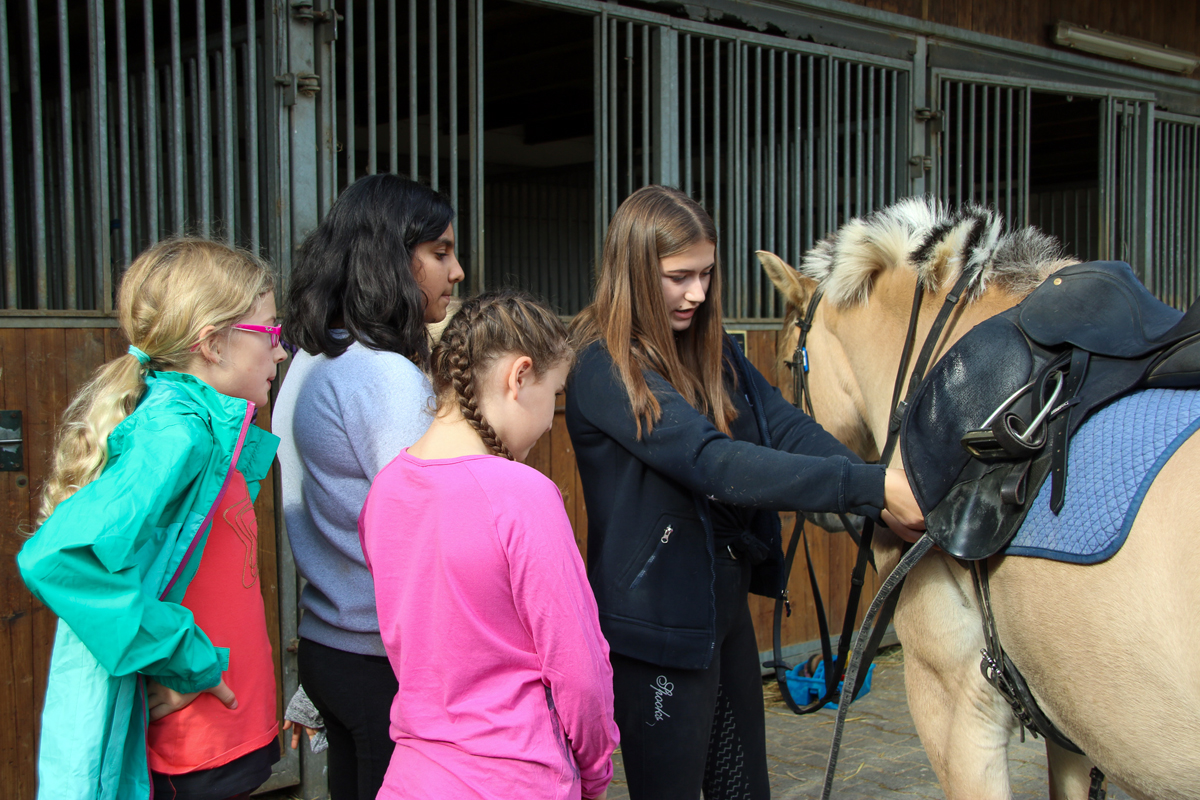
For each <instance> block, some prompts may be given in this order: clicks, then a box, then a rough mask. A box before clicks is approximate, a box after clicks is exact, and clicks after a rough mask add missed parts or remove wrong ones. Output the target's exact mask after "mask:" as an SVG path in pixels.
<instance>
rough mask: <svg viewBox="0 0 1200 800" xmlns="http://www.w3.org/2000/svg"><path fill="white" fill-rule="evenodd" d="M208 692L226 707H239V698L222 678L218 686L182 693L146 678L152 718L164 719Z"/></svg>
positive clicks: (152, 719) (147, 705)
mask: <svg viewBox="0 0 1200 800" xmlns="http://www.w3.org/2000/svg"><path fill="white" fill-rule="evenodd" d="M204 692H208V693H209V694H211V695H213V696H214V697H216V698H217V699H218V700H220V701H221V702H222V703H224V704H225V707H226V708H229V709H233V708H237V705H238V703H237V698H236V697H234V696H233V690H232V689H230V688H229V687H228V686H226V685H225V680H224V679H222V680H221V682H220V683H218V684H217V685H216V686H210V687H209V688H207V689H205V690H204V691H201V692H189V693H187V694H180V693H179V692H177V691H175V690H174V689H168V688H167V687H166V686H163V685H162V684H161V683H159V682H157V681H155V680H152V679H149V678H147V679H146V707H147V708H149V709H150V720H151V721H152V722H153V721H154V720H158V719H162V718H163V717H165V716H167V715H168V714H174V713H175V712H176V711H178V710H179V709H181V708H187V707H188V706H189V705H191V704H192V701H193V700H195V699H196V698H197V697H199V696H200V695H202V694H204Z"/></svg>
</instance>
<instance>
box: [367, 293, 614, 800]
mask: <svg viewBox="0 0 1200 800" xmlns="http://www.w3.org/2000/svg"><path fill="white" fill-rule="evenodd" d="M572 360H573V353H572V351H571V349H570V346H569V345H568V344H567V331H566V329H565V328H564V326H563V325H562V323H561V322H560V321H559V319H558V317H557V316H555V315H554V314H553V312H551V311H550V310H549V309H547V308H545V307H544V306H541V305H539V304H538V303H536V302H534V301H533V300H531V299H530V298H528V297H526V296H524V295H520V294H516V293H512V292H506V293H498V294H491V295H483V296H480V297H477V298H474V299H472V300H468V301H467V302H466V303H465V304H464V305H463V307H462V309H461V310H460V311H459V313H458V314H457V315H456V316H455V317H454V319H453V320H452V321H451V322H450V324H449V326H448V327H447V329H446V331H445V332H444V333H443V335H442V339H441V342H440V343H439V345H438V346H437V348H436V349H435V350H434V352H433V356H432V359H431V363H432V373H433V374H432V382H433V388H434V391H435V392H436V394H437V398H438V408H437V414H436V416H435V419H434V421H433V424H432V425H431V426H430V428H429V430H428V432H427V433H426V434H425V435H424V436H422V437H421V438H420V439H419V440H418V441H417V442H416V444H414V445H413V446H412V447H410V448H408V449H407V450H405V451H404V452H402V453H401V454H400V455H399V456H398V457H397V458H396V459H395V460H394V461H392V462H391V463H390V464H389V465H388V466H387V467H385V468H384V469H383V471H381V472H380V473H379V474H378V475H377V476H376V478H375V481H374V483H373V484H372V486H371V491H370V493H369V494H368V495H367V501H366V503H365V505H364V506H363V510H362V513H361V515H360V516H359V521H358V528H359V537H360V539H361V540H362V546H363V553H364V554H365V555H366V560H367V565H368V567H369V568H370V569H371V573H372V575H373V577H374V580H375V599H376V603H377V605H378V611H379V628H380V633H381V634H382V635H383V643H384V647H385V649H386V650H387V654H388V659H389V661H390V662H391V665H392V668H393V669H394V670H395V672H396V677H397V679H398V681H399V685H400V690H399V692H398V693H397V695H396V699H395V700H394V701H393V702H392V709H391V736H392V739H393V740H394V741H395V742H396V749H395V751H394V752H393V754H392V760H391V764H390V765H389V767H388V772H387V777H386V779H385V780H384V784H383V788H382V789H381V790H380V793H379V797H380V798H436V800H444V798H449V797H453V798H496V800H501V799H503V800H509V798H514V797H519V798H529V799H530V800H534V799H535V798H546V800H550V798H554V800H558V799H559V798H564V799H569V800H575V799H576V798H580V797H582V798H603V797H605V796H606V795H607V787H608V783H609V781H610V780H611V778H612V760H611V756H612V752H613V749H614V748H615V747H616V745H617V737H618V734H617V728H616V725H615V723H614V722H613V694H612V669H611V668H610V666H609V662H608V644H607V643H606V642H605V641H604V637H603V636H602V635H601V633H600V625H599V621H598V617H597V612H596V602H595V599H594V598H593V596H592V593H591V590H590V588H589V586H588V582H587V577H586V575H585V573H584V568H583V562H582V560H581V559H580V556H579V551H578V549H577V548H576V545H575V539H574V536H573V535H572V532H571V526H570V523H569V521H568V520H567V514H566V511H565V510H564V508H563V503H562V496H561V495H560V494H559V491H558V488H557V487H556V486H555V485H554V484H553V483H552V482H551V481H550V480H549V479H547V478H546V477H544V476H543V475H542V474H541V473H539V472H537V471H536V470H534V469H532V468H531V467H527V466H525V465H524V464H522V463H520V462H521V461H523V460H524V458H525V456H526V455H528V453H529V450H530V449H531V448H532V447H533V445H534V444H535V443H536V442H537V440H538V439H539V438H541V436H542V434H544V433H545V432H546V431H547V430H549V429H550V425H551V423H552V422H553V418H554V404H555V395H556V394H557V393H558V392H560V391H562V387H563V384H564V382H565V381H566V377H567V373H568V371H569V370H570V367H571V363H572Z"/></svg>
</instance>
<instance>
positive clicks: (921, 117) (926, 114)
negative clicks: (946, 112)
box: [913, 108, 943, 122]
mask: <svg viewBox="0 0 1200 800" xmlns="http://www.w3.org/2000/svg"><path fill="white" fill-rule="evenodd" d="M913 114H915V115H916V117H917V122H930V121H941V119H942V114H943V112H941V111H934V110H933V109H932V108H917V109H914V110H913Z"/></svg>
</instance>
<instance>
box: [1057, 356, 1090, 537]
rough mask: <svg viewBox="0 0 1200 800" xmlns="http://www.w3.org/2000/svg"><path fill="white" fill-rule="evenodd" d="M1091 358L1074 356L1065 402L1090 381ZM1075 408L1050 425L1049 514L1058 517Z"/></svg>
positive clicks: (1063, 499) (1061, 503) (1064, 499)
mask: <svg viewBox="0 0 1200 800" xmlns="http://www.w3.org/2000/svg"><path fill="white" fill-rule="evenodd" d="M1090 360H1091V354H1090V353H1089V352H1088V351H1086V350H1081V349H1079V348H1075V350H1073V351H1072V352H1071V368H1070V371H1069V372H1068V373H1067V377H1066V379H1065V380H1064V383H1063V401H1064V402H1066V403H1068V404H1070V403H1071V401H1073V400H1074V399H1075V397H1076V395H1078V394H1079V387H1081V386H1082V385H1083V379H1084V378H1085V377H1087V369H1088V363H1089V362H1090ZM1074 411H1075V408H1074V407H1073V405H1068V406H1067V408H1066V409H1065V410H1064V411H1063V412H1062V413H1061V414H1059V415H1058V416H1057V417H1055V418H1054V419H1052V420H1051V422H1050V441H1049V442H1048V444H1049V446H1050V464H1051V466H1050V481H1051V482H1050V510H1051V511H1053V512H1054V514H1055V515H1056V516H1057V515H1058V512H1060V511H1062V507H1063V503H1064V502H1066V495H1067V448H1068V442H1069V439H1070V432H1071V415H1072V414H1073V413H1074Z"/></svg>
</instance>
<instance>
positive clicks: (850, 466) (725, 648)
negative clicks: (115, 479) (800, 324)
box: [567, 186, 923, 800]
mask: <svg viewBox="0 0 1200 800" xmlns="http://www.w3.org/2000/svg"><path fill="white" fill-rule="evenodd" d="M716 241H717V236H716V230H715V228H714V226H713V222H712V219H711V218H710V217H709V216H708V214H707V213H706V212H705V211H704V209H703V208H701V207H700V206H699V205H697V204H696V203H695V202H693V201H692V200H691V199H690V198H688V197H687V196H686V195H684V194H683V193H682V192H679V191H678V190H675V189H670V188H666V187H662V186H647V187H645V188H643V189H640V190H639V191H637V192H635V193H634V194H633V195H631V196H630V197H629V198H628V199H627V200H626V201H625V202H624V203H622V204H621V207H620V208H618V209H617V213H616V215H615V216H614V217H613V220H612V224H611V225H610V227H609V230H608V235H607V237H606V239H605V242H604V254H603V261H602V264H601V270H600V279H599V283H598V285H597V287H596V296H595V300H594V301H593V302H592V304H591V305H589V306H588V307H587V308H586V309H584V310H583V311H582V312H581V313H580V315H579V316H578V317H577V318H576V320H575V324H574V326H573V329H572V333H573V336H574V339H575V343H576V345H577V347H578V348H579V359H578V362H577V365H576V368H575V370H574V373H573V374H572V377H571V379H570V382H569V384H568V387H567V429H568V430H569V432H570V434H571V441H572V443H573V444H574V446H575V452H576V457H577V459H578V463H579V472H580V476H581V478H582V482H583V491H584V497H585V500H586V502H587V509H588V578H589V580H590V581H591V584H592V590H593V591H594V592H595V593H596V600H597V603H598V605H599V609H600V624H601V628H602V629H603V631H604V634H605V636H606V637H607V639H608V642H609V645H610V647H611V650H612V665H613V683H614V690H615V698H616V719H617V724H618V726H619V727H620V730H621V752H622V754H623V757H624V763H625V772H626V776H627V778H628V781H629V793H630V797H631V798H632V800H639V798H654V799H655V800H669V799H670V798H681V800H695V799H696V798H697V797H698V796H699V794H700V792H701V790H703V792H704V796H705V798H707V800H719V799H722V798H739V800H740V799H741V798H754V799H755V800H757V798H767V797H769V796H770V787H769V785H768V781H767V759H766V745H765V729H764V717H763V702H762V683H761V678H760V670H759V665H758V647H757V645H756V643H755V638H754V628H753V625H752V622H751V617H750V609H749V605H748V603H747V598H748V593H749V592H750V591H754V592H755V593H757V594H764V595H767V596H770V597H774V596H776V595H778V593H779V591H780V589H781V588H782V586H781V582H782V570H781V567H782V559H783V554H782V550H781V548H780V535H779V517H778V514H777V513H775V512H777V511H780V510H791V509H795V508H797V507H801V508H802V509H803V510H805V511H814V512H820V511H858V512H860V513H862V512H869V513H874V512H875V511H876V510H883V509H887V513H885V518H886V519H895V520H898V521H899V522H900V523H901V524H903V525H905V526H907V527H910V528H914V527H922V526H923V524H922V521H921V512H920V510H919V509H918V507H917V505H916V502H915V501H914V499H913V496H912V492H911V490H910V489H909V487H908V482H907V480H906V479H905V477H904V474H903V472H901V471H900V470H894V469H885V468H884V467H882V466H870V465H865V464H863V463H862V462H861V460H860V459H858V458H857V457H856V456H854V455H853V454H852V453H851V452H850V451H849V450H847V449H846V448H845V447H844V446H843V445H842V444H841V443H839V442H838V441H837V440H836V439H834V438H833V437H832V436H830V435H829V434H828V433H826V432H825V431H824V430H823V429H822V428H821V427H820V426H819V425H817V423H815V422H814V421H813V420H812V419H811V418H810V417H808V416H807V415H806V414H804V413H802V412H800V411H798V410H796V409H795V408H793V407H792V406H791V404H789V403H788V402H787V401H786V400H784V399H783V397H782V396H781V395H780V394H779V392H778V390H776V389H775V388H774V387H772V386H771V385H770V384H768V383H767V381H766V379H765V378H763V376H762V375H761V374H760V373H759V372H758V370H756V369H755V368H754V367H753V365H751V364H750V363H749V362H748V361H747V360H746V359H745V357H744V356H743V355H742V354H741V352H740V350H739V349H738V348H737V346H736V345H733V344H732V343H731V342H730V340H729V339H728V338H727V337H726V336H725V335H724V331H723V328H722V321H721V287H720V269H719V265H718V264H717V263H716ZM893 515H894V516H893Z"/></svg>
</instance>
